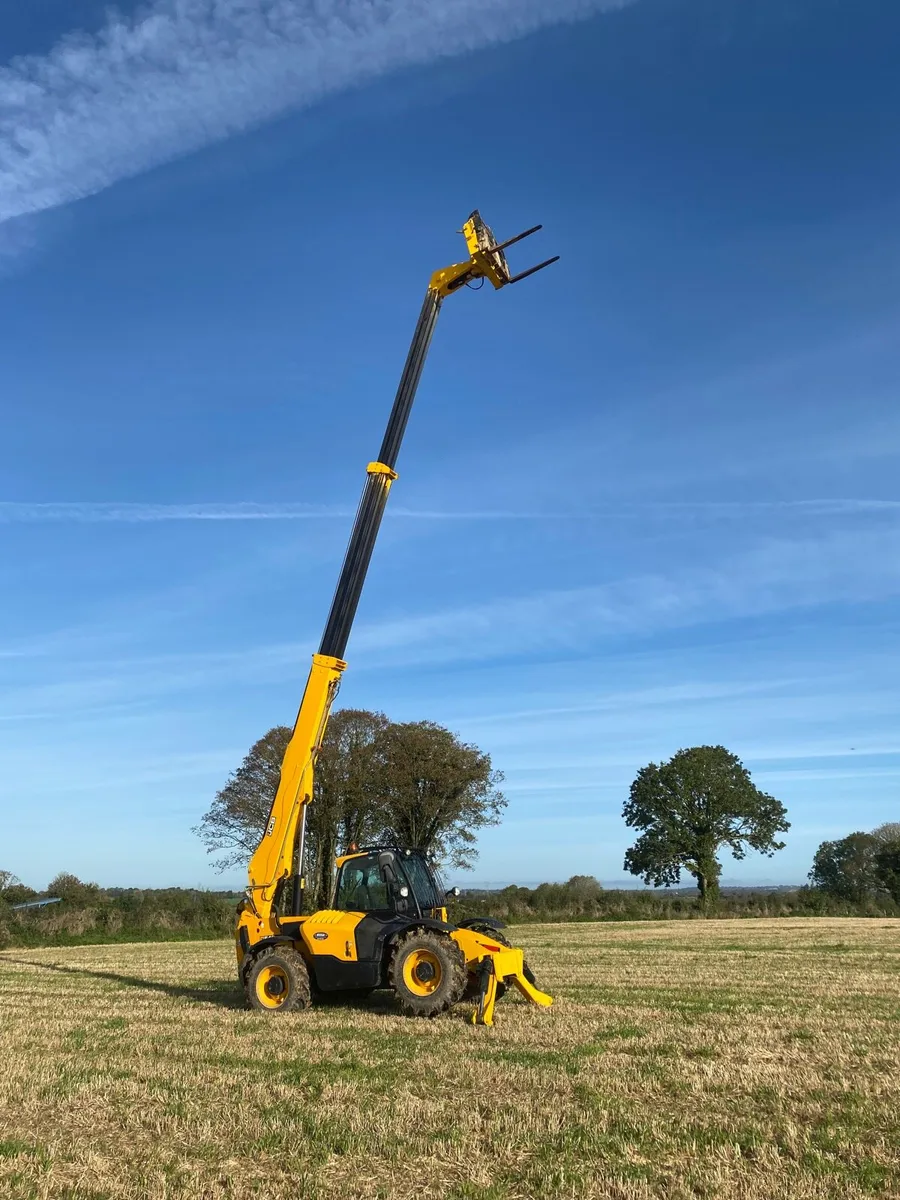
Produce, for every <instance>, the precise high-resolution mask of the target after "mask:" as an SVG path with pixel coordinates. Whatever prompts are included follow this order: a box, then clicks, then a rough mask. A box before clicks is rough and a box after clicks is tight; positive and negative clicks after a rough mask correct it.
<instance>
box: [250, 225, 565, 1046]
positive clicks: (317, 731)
mask: <svg viewBox="0 0 900 1200" xmlns="http://www.w3.org/2000/svg"><path fill="white" fill-rule="evenodd" d="M535 228H539V226H536V227H535ZM532 232H534V230H529V231H528V232H527V233H525V234H520V235H519V236H518V237H517V238H513V239H511V242H513V241H519V240H521V238H522V237H526V236H528V233H532ZM462 233H463V235H464V236H465V239H466V247H467V249H468V251H469V258H468V259H467V260H466V261H465V262H461V263H454V264H452V265H451V266H449V267H445V268H444V269H443V270H441V271H436V272H435V273H434V274H433V275H432V277H431V280H430V283H429V291H428V296H429V297H430V298H431V299H432V300H435V301H436V306H435V312H436V309H437V307H438V306H439V305H440V301H441V300H442V299H443V298H444V297H445V296H448V295H450V294H451V293H452V292H454V291H456V290H457V289H458V288H460V287H462V286H463V285H464V284H466V283H469V282H471V281H473V280H477V279H489V280H490V282H491V283H492V285H493V286H494V287H495V288H501V287H504V286H505V285H506V284H508V283H515V282H516V281H517V280H518V279H520V278H524V275H525V274H532V273H533V272H534V271H535V270H539V269H541V266H545V265H548V264H541V266H539V267H534V268H532V269H531V271H528V272H525V273H524V274H523V275H520V276H513V277H511V276H510V275H509V271H508V268H507V266H506V260H505V258H504V257H503V255H502V250H503V248H504V246H505V245H509V244H511V242H509V243H504V244H503V246H497V244H496V242H495V241H494V240H493V234H492V233H491V231H490V230H489V229H488V228H487V226H485V225H484V223H483V222H482V220H481V217H480V216H479V214H478V213H477V212H474V213H473V214H472V215H471V216H470V218H469V219H468V221H466V223H465V225H464V226H463V229H462ZM551 261H555V260H551ZM426 349H427V343H426ZM382 453H384V451H383V450H382ZM367 473H368V474H369V475H370V476H372V475H375V476H383V477H384V478H383V486H384V488H385V490H388V489H390V487H391V485H392V483H393V482H394V480H395V479H396V478H397V473H396V471H395V470H393V468H392V467H390V466H389V465H387V464H385V463H382V462H371V463H369V465H368V467H367ZM346 665H347V664H346V663H345V662H344V661H343V660H342V659H340V658H334V657H331V656H329V655H327V654H314V655H313V659H312V666H311V667H310V671H309V677H308V679H307V682H306V689H305V691H304V693H303V700H302V702H301V704H300V709H299V712H298V713H297V719H296V722H295V723H294V729H293V733H292V734H291V739H290V742H289V743H288V747H287V750H286V752H285V756H284V760H283V762H282V766H281V776H280V780H279V784H278V788H277V790H276V793H275V797H274V799H273V802H272V808H271V810H270V813H269V818H268V821H267V822H266V828H265V832H264V834H263V836H262V840H261V841H260V843H259V846H258V847H257V849H256V851H255V852H254V854H253V857H252V858H251V860H250V865H249V870H248V875H249V882H248V887H247V892H246V896H245V899H244V901H243V902H242V903H241V905H240V906H239V909H238V922H237V929H236V951H237V958H238V963H239V965H241V964H243V963H245V961H246V960H247V957H248V954H249V953H251V952H252V950H253V947H254V946H256V945H257V944H258V943H260V942H262V941H264V940H265V939H267V938H273V937H281V938H282V939H283V937H284V936H285V935H284V931H283V930H282V927H281V925H280V924H279V919H278V913H277V911H276V907H275V905H276V902H277V900H278V893H279V888H281V887H282V886H283V885H284V883H285V882H286V881H287V880H288V878H289V877H291V875H292V873H293V871H294V869H295V857H296V859H298V860H299V862H298V865H297V868H296V869H297V870H298V871H301V872H302V869H303V863H302V859H303V842H304V831H305V821H304V815H305V807H306V805H308V804H309V803H310V801H311V800H312V796H313V774H314V770H315V765H316V758H317V756H318V754H319V751H320V749H321V746H322V739H323V738H324V736H325V729H326V726H327V724H328V718H329V715H330V713H331V707H332V705H333V703H334V700H335V697H336V695H337V692H338V689H339V687H340V680H341V675H342V673H343V671H344V670H345V668H346ZM298 835H299V836H298ZM347 857H352V856H349V855H345V856H344V857H343V858H339V859H338V860H337V861H338V866H340V865H341V864H342V863H343V862H344V861H346V858H347ZM295 886H296V887H299V889H300V890H301V891H302V888H303V886H304V885H303V880H302V878H300V877H297V878H296V880H295ZM364 915H365V914H363V913H354V912H334V911H330V910H327V911H323V912H318V913H315V914H314V915H312V916H310V917H303V918H301V917H299V916H295V917H292V918H290V926H289V928H290V930H291V933H290V935H289V936H291V937H297V935H299V937H298V940H297V941H295V943H294V944H295V946H296V948H297V949H298V950H300V951H301V953H303V954H304V956H305V957H308V956H310V955H312V956H315V955H317V954H322V955H325V954H329V955H336V956H337V957H338V958H341V959H344V960H345V961H348V962H352V961H356V958H357V951H356V939H355V936H354V931H355V929H356V926H357V924H358V923H359V921H360V920H362V918H363V916H364ZM433 915H434V917H435V918H436V919H438V920H440V921H443V922H444V923H446V920H447V913H446V909H443V908H440V909H435V910H434V913H433ZM283 919H284V920H285V921H287V918H286V917H283ZM316 933H318V934H319V935H320V936H319V937H318V938H316V937H315V936H314V935H315V934H316ZM450 936H451V937H452V938H453V939H454V940H455V941H456V942H457V943H458V945H459V946H460V947H461V949H462V951H463V953H464V954H465V956H466V964H467V968H468V969H469V970H470V971H475V970H477V969H479V968H480V966H481V964H482V963H483V962H484V961H485V960H486V959H489V960H490V961H491V963H492V967H493V970H492V975H491V978H492V980H493V983H492V984H490V986H489V987H488V988H487V991H486V993H485V994H484V997H483V1002H482V1003H481V1005H480V1009H479V1011H480V1016H479V1015H478V1014H476V1016H477V1017H478V1019H479V1020H480V1021H482V1022H483V1023H484V1024H487V1025H489V1024H491V1020H492V1014H493V1001H494V997H495V995H496V983H497V981H498V980H501V979H507V980H509V981H511V982H513V983H515V984H516V986H517V987H518V988H519V990H520V991H521V992H522V993H523V995H526V996H527V997H528V998H529V999H531V1000H534V1001H535V1003H537V1004H541V1005H549V1004H550V1003H551V1001H550V997H549V996H545V995H544V994H543V993H542V992H538V991H537V989H535V988H533V987H532V986H531V985H530V984H529V983H528V981H527V979H526V978H525V976H524V974H523V973H522V965H523V963H522V952H521V950H507V949H506V948H504V947H499V946H498V947H496V948H490V943H488V942H486V941H485V940H484V939H483V938H482V937H481V936H480V935H478V934H475V933H473V932H471V931H469V930H466V929H457V930H455V931H453V932H451V934H450ZM301 943H302V944H301ZM280 970H281V968H278V967H267V968H265V969H264V971H263V972H262V973H261V974H260V976H259V978H260V979H261V980H262V983H261V984H259V987H260V988H261V989H262V991H261V992H260V993H259V996H260V1000H261V1003H262V1004H263V1005H264V1006H265V1007H270V1008H277V1007H279V1006H280V1005H281V1004H282V1003H283V1002H284V1001H283V995H284V993H283V992H281V991H279V990H278V987H277V986H274V987H273V986H270V985H272V983H273V980H276V979H277V978H280V977H279V976H277V972H278V971H280ZM282 973H283V972H282ZM270 975H271V978H270ZM474 1019H475V1017H473V1020H474Z"/></svg>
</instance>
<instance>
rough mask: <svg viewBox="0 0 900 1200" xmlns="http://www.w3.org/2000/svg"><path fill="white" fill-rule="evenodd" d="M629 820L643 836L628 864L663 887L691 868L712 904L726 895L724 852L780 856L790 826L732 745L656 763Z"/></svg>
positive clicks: (636, 792)
mask: <svg viewBox="0 0 900 1200" xmlns="http://www.w3.org/2000/svg"><path fill="white" fill-rule="evenodd" d="M623 816H624V818H625V822H626V824H627V825H629V826H630V827H631V828H632V829H639V830H641V831H642V832H641V836H640V837H639V838H638V840H637V841H636V842H635V844H634V845H633V846H632V847H631V849H630V850H629V851H628V852H627V854H626V855H625V870H626V871H630V872H631V874H632V875H639V876H641V877H642V878H643V880H644V882H645V883H648V884H653V885H654V886H656V887H670V886H671V885H672V884H677V883H678V882H679V880H680V878H681V872H682V871H687V872H689V873H690V874H691V875H693V877H694V879H695V880H696V881H697V887H698V889H699V891H700V898H701V901H702V902H703V904H704V905H706V904H708V903H710V901H712V900H713V899H714V898H715V897H716V896H717V894H718V890H719V876H720V874H721V866H720V864H719V860H718V854H719V851H720V850H721V849H722V848H723V847H727V848H728V849H729V850H730V851H731V853H732V854H733V855H734V857H735V858H743V857H744V856H745V854H746V852H747V850H748V849H751V850H756V851H758V852H759V853H761V854H767V855H772V854H774V853H775V851H776V850H781V849H782V848H783V846H784V842H779V841H776V835H777V834H779V833H783V832H784V831H785V830H787V829H789V828H790V824H789V822H788V821H787V819H786V816H787V812H786V809H785V807H784V805H783V804H781V803H780V802H779V801H778V800H776V799H775V797H774V796H769V795H767V793H766V792H762V791H760V790H759V788H757V787H756V786H755V785H754V784H753V782H752V780H751V779H750V772H749V771H748V770H747V769H746V767H745V766H744V765H743V763H742V762H741V760H740V759H739V758H738V757H737V755H735V754H732V753H731V752H730V751H728V750H726V749H725V747H724V746H694V747H692V748H691V749H688V750H679V751H678V753H677V754H675V755H673V756H672V758H670V759H669V760H668V762H664V763H649V764H648V765H647V766H646V767H644V768H643V769H642V770H640V771H639V772H638V774H637V778H636V779H635V781H634V783H632V785H631V791H630V794H629V797H628V800H626V802H625V807H624V811H623Z"/></svg>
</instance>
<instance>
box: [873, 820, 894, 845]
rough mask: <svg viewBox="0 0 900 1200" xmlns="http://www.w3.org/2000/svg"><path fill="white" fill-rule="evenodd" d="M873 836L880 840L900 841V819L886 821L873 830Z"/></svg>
mask: <svg viewBox="0 0 900 1200" xmlns="http://www.w3.org/2000/svg"><path fill="white" fill-rule="evenodd" d="M872 837H873V838H877V839H878V841H879V842H900V821H885V823H884V824H883V825H879V826H878V828H877V829H873V830H872Z"/></svg>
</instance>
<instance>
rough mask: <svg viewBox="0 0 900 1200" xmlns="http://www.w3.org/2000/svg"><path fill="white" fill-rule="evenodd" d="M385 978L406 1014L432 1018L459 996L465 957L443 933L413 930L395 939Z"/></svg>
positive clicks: (464, 969) (448, 1006)
mask: <svg viewBox="0 0 900 1200" xmlns="http://www.w3.org/2000/svg"><path fill="white" fill-rule="evenodd" d="M388 978H389V980H390V984H391V987H392V988H393V989H394V991H395V993H396V995H397V999H398V1000H399V1002H400V1008H401V1010H402V1011H403V1012H404V1013H405V1014H406V1015H407V1016H408V1017H436V1016H437V1015H438V1013H442V1012H446V1010H447V1009H448V1008H451V1007H452V1006H453V1005H454V1004H456V1002H457V1001H458V1000H460V999H461V998H462V994H463V992H464V991H465V987H466V960H465V957H464V955H463V952H462V951H461V950H460V948H459V946H457V944H456V942H454V941H452V940H451V939H450V938H449V937H447V936H446V935H444V934H440V933H431V932H429V931H420V930H413V932H411V933H408V934H406V936H405V937H402V938H401V939H400V940H399V941H398V942H397V945H396V946H395V948H394V953H393V954H392V955H391V965H390V967H389V971H388Z"/></svg>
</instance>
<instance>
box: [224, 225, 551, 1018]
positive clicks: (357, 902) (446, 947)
mask: <svg viewBox="0 0 900 1200" xmlns="http://www.w3.org/2000/svg"><path fill="white" fill-rule="evenodd" d="M540 228H541V226H540V225H536V226H535V227H534V228H533V229H528V230H526V231H525V232H524V233H520V234H518V236H516V237H514V238H510V239H509V240H508V241H506V242H503V243H500V244H498V243H497V241H496V239H495V238H494V235H493V233H492V232H491V230H490V228H489V227H488V226H487V225H485V223H484V222H483V221H482V219H481V216H480V215H479V213H478V212H477V211H476V212H473V213H472V215H471V216H470V217H469V219H468V220H467V221H466V223H465V225H464V226H463V229H462V232H463V235H464V237H465V239H466V246H467V249H468V253H469V257H468V258H467V259H466V260H465V261H464V262H459V263H454V264H453V265H452V266H449V267H446V268H444V270H442V271H436V272H435V273H434V275H432V277H431V281H430V283H429V286H428V291H427V292H426V294H425V301H424V303H423V305H422V311H421V313H420V315H419V320H418V323H417V325H416V330H415V334H414V335H413V340H412V344H411V346H410V349H409V354H408V356H407V359H406V366H405V367H404V370H403V375H402V377H401V380H400V386H399V388H398V390H397V395H396V398H395V400H394V406H393V409H392V410H391V415H390V419H389V421H388V425H387V430H386V431H385V435H384V440H383V442H382V445H381V450H380V453H379V455H378V458H377V459H376V460H375V461H374V462H371V463H369V465H368V467H367V468H366V471H367V478H366V483H365V487H364V490H363V495H362V499H361V501H360V505H359V509H358V510H357V514H356V520H355V522H354V525H353V531H352V533H351V536H350V543H349V545H348V548H347V553H346V555H345V558H344V563H343V566H342V568H341V574H340V578H339V581H338V585H337V589H336V591H335V594H334V599H333V601H332V604H331V611H330V612H329V615H328V620H327V622H326V625H325V632H324V634H323V636H322V641H321V644H320V646H319V650H318V653H317V654H314V655H313V660H312V666H311V668H310V672H309V678H308V679H307V683H306V690H305V692H304V693H303V700H302V702H301V704H300V711H299V713H298V714H297V720H296V723H295V725H294V730H293V733H292V735H291V739H290V742H289V743H288V747H287V750H286V751H285V755H284V760H283V762H282V765H281V777H280V782H279V784H278V788H277V790H276V793H275V798H274V801H273V803H272V808H271V811H270V813H269V819H268V821H267V823H266V828H265V832H264V833H263V836H262V840H261V841H260V843H259V846H258V848H257V849H256V851H255V852H254V854H253V857H252V858H251V860H250V866H249V872H248V873H249V885H248V887H247V890H246V892H245V894H244V898H243V900H242V901H241V903H240V905H239V906H238V915H237V929H236V938H235V940H236V950H237V960H238V973H239V976H240V980H241V983H242V985H243V987H244V988H245V989H246V994H247V998H248V1001H249V1003H250V1005H251V1006H252V1007H253V1008H256V1009H260V1010H262V1011H265V1012H272V1013H287V1012H292V1011H296V1010H298V1009H303V1008H307V1007H308V1006H309V1005H310V1003H312V1002H314V1000H315V999H316V998H317V997H318V996H323V995H327V994H329V993H330V994H332V995H333V994H335V993H339V994H355V995H365V994H366V993H368V992H370V991H372V990H373V989H376V988H392V989H393V991H394V992H395V993H396V996H397V999H398V1001H399V1004H400V1008H401V1010H402V1011H403V1012H405V1013H408V1014H409V1015H411V1016H426V1017H431V1016H436V1015H437V1014H438V1013H441V1012H444V1011H446V1010H447V1009H448V1008H450V1007H451V1006H452V1005H454V1004H456V1003H457V1002H458V1001H460V1000H462V999H463V998H465V997H470V998H471V999H472V1000H474V1001H475V1010H474V1012H473V1014H472V1022H473V1023H474V1024H483V1025H491V1024H492V1023H493V1013H494V1002H495V1000H496V999H497V997H498V996H499V995H500V994H501V993H502V991H503V990H504V989H505V988H506V986H507V985H509V984H512V985H514V986H515V987H516V988H517V989H518V990H519V992H521V994H522V995H523V996H526V997H527V998H528V999H529V1000H532V1001H533V1002H534V1003H535V1004H538V1005H541V1006H543V1007H549V1006H550V1004H551V1003H552V1001H551V998H550V997H549V996H548V995H546V994H545V993H544V992H542V991H540V990H539V989H538V988H537V987H536V985H535V980H534V976H533V975H532V973H531V971H530V970H529V968H528V966H527V964H526V963H525V961H524V958H523V956H522V951H521V950H519V949H517V948H515V947H513V946H511V945H510V944H509V942H508V941H507V939H506V937H505V936H504V934H503V933H502V932H501V930H502V924H501V923H500V922H498V921H491V920H488V919H486V918H481V919H475V920H467V921H461V922H459V923H458V924H454V923H452V922H451V921H449V920H448V917H447V908H446V900H447V898H448V897H449V895H450V893H445V892H444V890H443V888H442V886H441V884H440V882H439V880H438V877H437V876H436V874H435V872H434V871H433V870H432V868H431V865H430V863H429V861H428V857H427V855H426V854H424V853H423V852H422V851H421V850H418V849H415V848H411V847H399V846H368V847H363V848H357V847H355V846H354V847H351V848H349V850H348V853H347V854H345V855H343V856H342V857H340V858H338V859H337V879H336V884H335V890H334V896H333V901H332V907H331V908H329V909H325V910H323V911H321V912H316V913H313V914H312V915H311V916H303V915H302V909H303V892H304V884H305V881H304V876H303V862H304V847H305V834H306V814H307V806H308V805H309V803H310V801H311V799H312V795H313V772H314V770H315V765H316V757H317V755H318V753H319V749H320V747H321V745H322V738H323V736H324V734H325V727H326V724H327V722H328V717H329V714H330V712H331V707H332V705H333V703H334V699H335V696H336V695H337V691H338V688H339V686H340V680H341V675H342V673H343V671H344V669H345V668H346V666H347V664H346V662H345V661H344V651H345V649H346V646H347V640H348V638H349V636H350V629H351V626H352V624H353V618H354V616H355V614H356V608H357V605H358V603H359V598H360V594H361V592H362V587H363V582H364V580H365V576H366V572H367V570H368V566H369V560H370V559H371V556H372V550H373V548H374V545H375V539H376V538H377V536H378V530H379V526H380V524H381V518H382V516H383V514H384V509H385V505H386V504H387V498H388V493H389V492H390V489H391V484H392V483H393V482H394V480H395V479H396V478H397V472H396V469H395V468H396V464H397V457H398V454H399V451H400V443H401V441H402V439H403V434H404V431H405V429H406V423H407V420H408V419H409V414H410V410H411V408H412V404H413V400H414V398H415V394H416V388H417V387H418V384H419V379H420V377H421V374H422V368H423V366H424V364H425V357H426V355H427V353H428V347H429V344H430V342H431V337H432V334H433V332H434V326H435V323H436V321H437V317H438V313H439V312H440V308H441V304H442V302H443V300H444V297H445V296H449V295H451V294H452V293H453V292H456V291H458V290H459V289H460V288H462V287H463V286H465V285H469V284H472V283H474V282H476V281H481V282H480V283H479V286H481V283H483V281H484V280H485V279H487V280H489V281H490V283H491V284H492V285H493V287H494V288H497V289H499V288H502V287H506V285H507V284H510V283H518V282H519V280H521V279H525V278H526V277H527V276H529V275H533V274H534V273H535V271H540V270H542V269H543V268H544V267H548V266H550V264H551V263H554V262H556V261H557V258H558V257H559V256H558V255H557V256H556V258H550V259H547V260H546V262H542V263H539V264H538V265H537V266H535V267H531V268H530V269H529V270H527V271H522V272H521V273H520V274H518V275H511V274H510V271H509V265H508V263H507V261H506V255H505V253H504V251H505V250H506V248H507V247H508V246H511V245H513V243H515V242H518V241H521V240H522V238H525V237H528V236H530V235H531V234H532V233H536V232H537V230H538V229H540ZM288 884H290V888H289V887H288V886H287V885H288ZM288 892H290V893H291V899H290V902H289V903H285V897H286V895H287V893H288ZM454 894H456V895H458V894H459V889H458V888H455V889H454ZM283 909H288V910H289V911H282V910H283Z"/></svg>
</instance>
